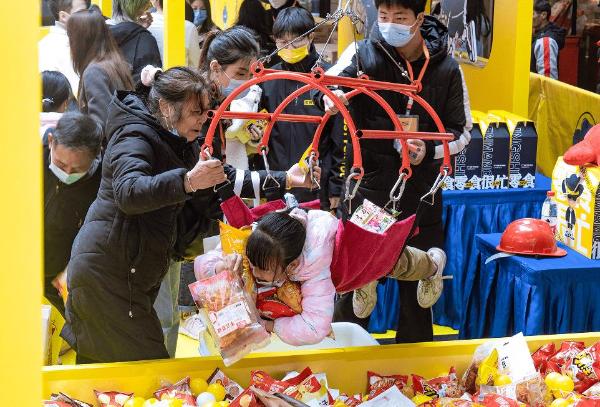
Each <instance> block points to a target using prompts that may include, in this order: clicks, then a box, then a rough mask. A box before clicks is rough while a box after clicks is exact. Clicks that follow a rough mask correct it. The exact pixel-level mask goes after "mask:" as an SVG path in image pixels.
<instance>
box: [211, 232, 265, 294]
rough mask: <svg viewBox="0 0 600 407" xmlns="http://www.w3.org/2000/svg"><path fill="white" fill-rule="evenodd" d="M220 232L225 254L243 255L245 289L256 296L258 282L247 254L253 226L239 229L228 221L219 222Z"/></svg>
mask: <svg viewBox="0 0 600 407" xmlns="http://www.w3.org/2000/svg"><path fill="white" fill-rule="evenodd" d="M219 232H220V233H219V236H220V238H221V249H222V250H223V254H239V255H241V256H242V281H243V282H244V289H245V290H246V291H247V292H248V293H249V294H250V295H251V296H252V298H256V282H255V280H254V276H253V275H252V271H251V270H250V261H249V260H248V257H247V256H246V244H247V243H248V238H249V237H250V235H251V234H252V228H251V227H245V228H241V229H238V228H234V227H233V226H230V225H227V224H226V223H223V222H219Z"/></svg>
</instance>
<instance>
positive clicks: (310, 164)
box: [308, 151, 321, 191]
mask: <svg viewBox="0 0 600 407" xmlns="http://www.w3.org/2000/svg"><path fill="white" fill-rule="evenodd" d="M313 162H314V163H315V165H319V160H317V155H316V154H315V152H314V151H313V152H311V153H310V157H309V159H308V171H309V173H310V180H311V186H310V190H311V191H313V190H314V189H315V188H313V186H315V185H316V187H317V188H316V189H321V184H320V183H319V181H318V180H317V179H316V178H315V175H314V171H313Z"/></svg>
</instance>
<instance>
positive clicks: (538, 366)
mask: <svg viewBox="0 0 600 407" xmlns="http://www.w3.org/2000/svg"><path fill="white" fill-rule="evenodd" d="M554 355H556V345H554V343H548V344H546V345H544V346H542V347H540V348H539V349H538V350H536V351H535V352H533V354H532V355H531V358H532V359H533V365H534V366H535V370H537V371H538V372H540V373H541V374H545V373H546V369H547V367H548V360H549V359H550V358H551V357H552V356H554Z"/></svg>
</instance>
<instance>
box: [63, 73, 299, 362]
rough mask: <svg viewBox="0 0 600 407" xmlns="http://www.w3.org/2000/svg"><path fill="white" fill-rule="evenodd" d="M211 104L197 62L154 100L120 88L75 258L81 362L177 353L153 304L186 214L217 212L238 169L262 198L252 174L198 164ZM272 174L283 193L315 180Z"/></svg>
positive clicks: (75, 325) (72, 317) (72, 272)
mask: <svg viewBox="0 0 600 407" xmlns="http://www.w3.org/2000/svg"><path fill="white" fill-rule="evenodd" d="M208 103H209V100H208V84H207V83H206V80H205V79H204V77H203V76H202V75H200V74H199V73H197V72H196V71H195V70H193V69H189V68H172V69H169V70H168V71H166V72H164V73H160V75H159V74H157V75H156V76H155V81H154V84H153V85H152V88H151V89H150V93H149V96H148V98H147V100H145V101H144V100H142V99H140V97H139V96H138V95H137V94H135V93H131V92H118V93H117V96H116V98H115V99H114V100H113V103H111V105H110V107H109V119H108V123H109V126H108V128H107V132H108V134H109V135H110V136H111V138H110V142H109V144H108V147H107V149H106V153H105V158H104V163H103V168H102V181H101V184H100V190H99V192H98V197H97V199H96V201H94V203H93V204H92V206H91V208H90V210H89V212H88V215H87V217H86V221H85V224H84V225H83V227H82V228H81V231H80V233H79V235H78V236H77V239H76V240H75V243H74V245H73V250H72V255H71V262H70V264H69V277H68V288H69V299H68V301H67V306H66V320H67V322H66V324H65V328H64V329H63V332H62V336H63V337H64V338H65V339H66V340H67V342H69V344H70V345H71V346H72V347H73V348H74V349H75V350H76V352H77V358H78V363H91V362H116V361H127V360H142V359H160V358H168V357H169V355H168V353H167V350H166V348H165V345H164V343H163V333H162V330H161V326H160V322H159V320H158V318H157V316H156V312H155V311H154V309H153V308H152V304H153V303H154V300H155V298H156V295H157V293H158V289H159V287H160V284H161V281H162V279H163V277H164V275H165V274H166V272H167V268H168V266H169V261H170V258H171V257H173V256H174V252H175V249H174V248H175V243H176V241H177V240H178V237H179V234H180V233H183V232H185V231H183V232H182V231H181V230H179V229H180V228H181V225H180V224H179V223H178V218H179V215H180V214H181V213H182V210H183V208H184V207H186V206H188V205H189V206H193V207H194V208H196V210H197V214H196V216H197V217H198V218H203V217H208V216H212V210H213V209H214V207H213V205H212V204H211V202H212V201H213V197H214V196H215V192H214V191H213V187H214V186H216V185H219V184H222V183H224V182H225V181H226V180H227V179H229V180H230V181H232V182H235V178H236V175H237V176H238V177H243V180H240V181H242V185H243V188H242V192H241V193H242V195H246V196H250V197H252V196H254V190H253V187H252V180H251V174H250V172H245V173H242V174H240V173H237V171H236V170H235V169H234V168H231V167H229V166H223V165H222V164H221V162H220V161H218V160H208V161H199V149H200V146H199V144H198V134H199V131H200V129H201V127H202V125H203V124H204V121H205V120H206V112H207V106H208ZM259 175H260V177H261V178H262V179H263V181H264V179H265V178H266V173H264V172H262V173H260V174H259ZM272 175H273V176H274V177H275V178H276V179H277V181H278V182H279V183H280V185H281V187H280V188H279V194H280V195H283V193H284V191H285V189H286V187H288V188H289V187H295V186H302V185H307V184H309V183H310V180H305V178H308V177H305V176H304V174H303V173H302V171H301V170H300V169H299V168H298V167H296V168H293V169H291V170H290V171H289V172H288V173H287V174H286V173H285V172H273V173H272Z"/></svg>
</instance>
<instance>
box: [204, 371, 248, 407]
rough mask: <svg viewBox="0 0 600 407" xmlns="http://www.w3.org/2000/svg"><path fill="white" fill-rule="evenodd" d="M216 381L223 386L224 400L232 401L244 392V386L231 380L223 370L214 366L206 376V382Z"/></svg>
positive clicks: (213, 382) (212, 382)
mask: <svg viewBox="0 0 600 407" xmlns="http://www.w3.org/2000/svg"><path fill="white" fill-rule="evenodd" d="M215 383H218V384H220V385H221V386H223V387H225V391H226V393H225V400H229V401H233V400H235V399H236V398H238V396H239V395H240V394H242V393H243V392H244V388H243V387H242V386H240V385H239V384H238V383H237V382H235V381H233V380H231V379H230V378H229V377H228V376H227V375H226V374H225V373H223V371H222V370H221V369H219V368H216V369H215V371H214V372H213V373H212V374H211V375H210V377H209V378H208V384H215Z"/></svg>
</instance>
